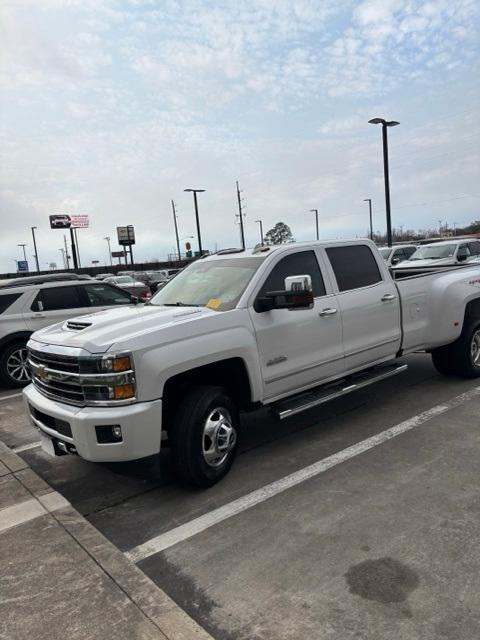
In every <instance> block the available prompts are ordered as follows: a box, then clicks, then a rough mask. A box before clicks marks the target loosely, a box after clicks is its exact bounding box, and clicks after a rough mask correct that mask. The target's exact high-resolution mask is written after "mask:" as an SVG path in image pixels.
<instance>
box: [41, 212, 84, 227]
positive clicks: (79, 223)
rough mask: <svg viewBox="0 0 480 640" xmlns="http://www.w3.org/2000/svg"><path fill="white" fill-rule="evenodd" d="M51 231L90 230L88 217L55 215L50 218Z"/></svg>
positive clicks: (65, 214)
mask: <svg viewBox="0 0 480 640" xmlns="http://www.w3.org/2000/svg"><path fill="white" fill-rule="evenodd" d="M49 218H50V228H51V229H88V226H89V220H88V216H87V215H83V214H82V215H74V214H67V213H62V214H55V215H52V216H49Z"/></svg>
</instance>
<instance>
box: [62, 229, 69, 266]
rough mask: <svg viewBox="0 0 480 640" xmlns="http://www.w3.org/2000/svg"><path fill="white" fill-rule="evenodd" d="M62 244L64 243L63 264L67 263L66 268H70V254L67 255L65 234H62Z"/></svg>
mask: <svg viewBox="0 0 480 640" xmlns="http://www.w3.org/2000/svg"><path fill="white" fill-rule="evenodd" d="M63 244H64V245H65V261H64V264H66V265H67V269H70V256H69V255H68V247H67V236H66V235H65V234H63Z"/></svg>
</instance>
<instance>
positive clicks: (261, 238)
mask: <svg viewBox="0 0 480 640" xmlns="http://www.w3.org/2000/svg"><path fill="white" fill-rule="evenodd" d="M255 222H258V224H259V225H260V244H261V245H262V247H263V223H262V221H261V220H255Z"/></svg>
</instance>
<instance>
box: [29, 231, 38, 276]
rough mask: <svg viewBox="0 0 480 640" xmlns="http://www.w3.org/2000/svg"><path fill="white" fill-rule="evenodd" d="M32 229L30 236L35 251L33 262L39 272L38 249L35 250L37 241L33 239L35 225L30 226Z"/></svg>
mask: <svg viewBox="0 0 480 640" xmlns="http://www.w3.org/2000/svg"><path fill="white" fill-rule="evenodd" d="M30 228H31V230H32V238H33V249H34V251H35V263H36V265H37V271H38V272H40V265H39V263H38V251H37V242H36V240H35V229H36V228H37V227H30Z"/></svg>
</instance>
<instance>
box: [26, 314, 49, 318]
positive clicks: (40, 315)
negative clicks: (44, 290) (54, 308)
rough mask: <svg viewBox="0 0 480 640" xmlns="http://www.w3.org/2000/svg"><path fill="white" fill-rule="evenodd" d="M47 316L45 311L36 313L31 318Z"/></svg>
mask: <svg viewBox="0 0 480 640" xmlns="http://www.w3.org/2000/svg"><path fill="white" fill-rule="evenodd" d="M46 317H47V316H46V315H45V314H44V313H35V314H33V315H32V316H30V318H46Z"/></svg>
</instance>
